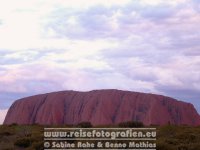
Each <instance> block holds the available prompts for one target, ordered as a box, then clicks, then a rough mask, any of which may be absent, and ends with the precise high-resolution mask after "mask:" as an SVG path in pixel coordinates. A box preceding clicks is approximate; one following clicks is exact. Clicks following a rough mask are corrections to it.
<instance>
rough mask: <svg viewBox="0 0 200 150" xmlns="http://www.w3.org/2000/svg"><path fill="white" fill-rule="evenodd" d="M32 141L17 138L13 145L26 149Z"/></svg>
mask: <svg viewBox="0 0 200 150" xmlns="http://www.w3.org/2000/svg"><path fill="white" fill-rule="evenodd" d="M31 143H32V140H31V139H30V138H19V139H17V140H16V141H15V143H14V144H15V145H16V146H19V147H23V148H27V147H29V146H30V145H31Z"/></svg>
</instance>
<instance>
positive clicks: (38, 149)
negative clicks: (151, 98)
mask: <svg viewBox="0 0 200 150" xmlns="http://www.w3.org/2000/svg"><path fill="white" fill-rule="evenodd" d="M44 127H46V126H41V125H17V124H12V125H1V126H0V149H1V150H43V149H44V148H43V131H44ZM48 127H50V126H48ZM51 127H52V126H51ZM54 127H58V126H54ZM59 127H68V128H69V127H83V128H91V127H92V125H91V123H89V122H82V123H79V124H78V125H76V126H72V125H63V126H59ZM95 127H121V128H127V127H145V126H144V125H143V124H142V123H140V122H123V123H120V124H118V125H116V126H95ZM150 127H155V128H156V129H157V141H156V142H157V150H200V126H199V127H190V126H184V125H182V126H176V125H170V124H168V125H165V126H150Z"/></svg>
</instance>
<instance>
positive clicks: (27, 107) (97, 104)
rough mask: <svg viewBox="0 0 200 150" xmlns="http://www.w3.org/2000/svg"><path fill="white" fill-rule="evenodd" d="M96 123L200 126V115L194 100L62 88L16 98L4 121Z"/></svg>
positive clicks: (113, 91)
mask: <svg viewBox="0 0 200 150" xmlns="http://www.w3.org/2000/svg"><path fill="white" fill-rule="evenodd" d="M85 121H90V122H91V123H92V124H93V125H105V124H117V123H120V122H125V121H141V122H143V123H144V124H145V125H150V124H156V125H164V124H168V123H169V122H170V123H171V124H187V125H193V126H194V125H200V116H199V115H198V113H197V111H196V110H195V108H194V106H193V105H192V104H190V103H185V102H181V101H177V100H175V99H173V98H170V97H165V96H161V95H154V94H145V93H138V92H129V91H120V90H95V91H90V92H76V91H61V92H54V93H48V94H42V95H36V96H32V97H27V98H23V99H20V100H17V101H15V102H14V103H13V104H12V106H11V107H10V109H9V111H8V113H7V116H6V118H5V121H4V124H12V123H17V124H34V123H37V124H77V123H80V122H85Z"/></svg>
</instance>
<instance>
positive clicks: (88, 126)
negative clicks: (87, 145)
mask: <svg viewBox="0 0 200 150" xmlns="http://www.w3.org/2000/svg"><path fill="white" fill-rule="evenodd" d="M77 127H79V128H92V124H91V123H90V122H81V123H79V124H78V125H77Z"/></svg>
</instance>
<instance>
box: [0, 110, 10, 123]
mask: <svg viewBox="0 0 200 150" xmlns="http://www.w3.org/2000/svg"><path fill="white" fill-rule="evenodd" d="M7 111H8V110H7V109H0V124H3V121H4V119H5V117H6V114H7Z"/></svg>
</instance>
